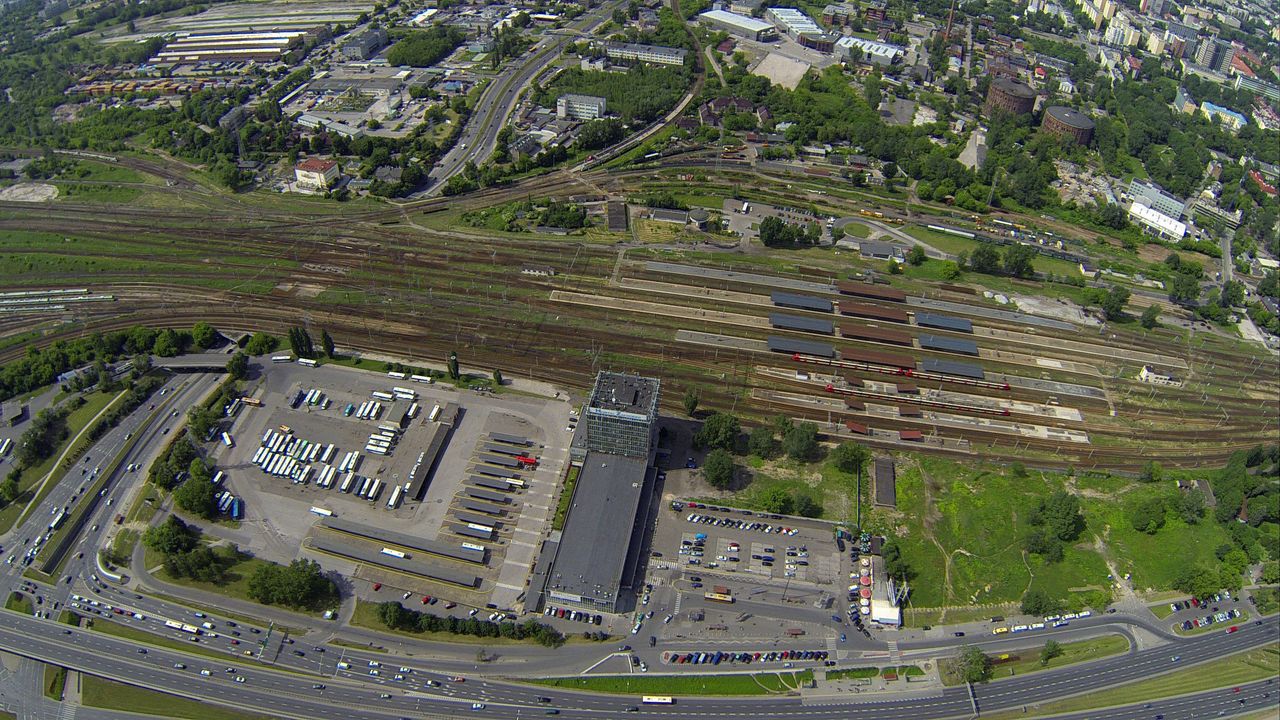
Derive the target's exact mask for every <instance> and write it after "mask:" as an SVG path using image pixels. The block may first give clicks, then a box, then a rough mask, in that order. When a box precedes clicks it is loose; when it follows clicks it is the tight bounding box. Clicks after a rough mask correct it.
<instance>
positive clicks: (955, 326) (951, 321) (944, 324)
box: [916, 312, 973, 333]
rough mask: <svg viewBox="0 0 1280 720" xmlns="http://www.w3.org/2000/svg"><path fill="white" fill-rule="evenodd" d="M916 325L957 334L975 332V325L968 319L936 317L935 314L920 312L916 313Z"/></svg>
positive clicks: (946, 316)
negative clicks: (952, 331) (951, 331)
mask: <svg viewBox="0 0 1280 720" xmlns="http://www.w3.org/2000/svg"><path fill="white" fill-rule="evenodd" d="M916 325H919V326H920V327H927V328H935V329H937V330H954V331H955V332H964V333H971V332H973V323H972V322H970V321H969V320H967V319H966V318H958V317H952V316H950V315H936V314H934V313H926V312H918V313H916Z"/></svg>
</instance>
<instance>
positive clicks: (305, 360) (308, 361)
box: [298, 358, 316, 367]
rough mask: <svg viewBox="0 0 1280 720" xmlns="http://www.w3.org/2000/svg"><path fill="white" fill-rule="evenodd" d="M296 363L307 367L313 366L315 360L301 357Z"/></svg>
mask: <svg viewBox="0 0 1280 720" xmlns="http://www.w3.org/2000/svg"><path fill="white" fill-rule="evenodd" d="M298 364H299V365H306V366H307V367H315V366H316V361H315V360H312V359H311V358H301V359H300V360H298Z"/></svg>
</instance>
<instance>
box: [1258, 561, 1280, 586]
mask: <svg viewBox="0 0 1280 720" xmlns="http://www.w3.org/2000/svg"><path fill="white" fill-rule="evenodd" d="M1258 579H1259V580H1260V581H1261V582H1262V584H1263V585H1276V584H1280V561H1276V560H1270V561H1268V562H1264V563H1262V574H1261V575H1260V576H1259V578H1258Z"/></svg>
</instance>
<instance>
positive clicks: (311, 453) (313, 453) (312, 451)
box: [307, 443, 324, 462]
mask: <svg viewBox="0 0 1280 720" xmlns="http://www.w3.org/2000/svg"><path fill="white" fill-rule="evenodd" d="M323 449H324V448H321V447H320V443H316V444H315V445H312V446H311V447H310V448H307V462H315V461H316V458H318V457H319V456H320V451H321V450H323Z"/></svg>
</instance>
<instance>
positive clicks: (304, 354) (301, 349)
mask: <svg viewBox="0 0 1280 720" xmlns="http://www.w3.org/2000/svg"><path fill="white" fill-rule="evenodd" d="M289 346H290V348H292V349H293V354H294V355H297V356H298V357H300V358H309V357H312V356H313V355H315V348H314V347H313V346H312V344H311V333H308V332H307V329H306V328H304V327H292V328H289Z"/></svg>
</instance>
